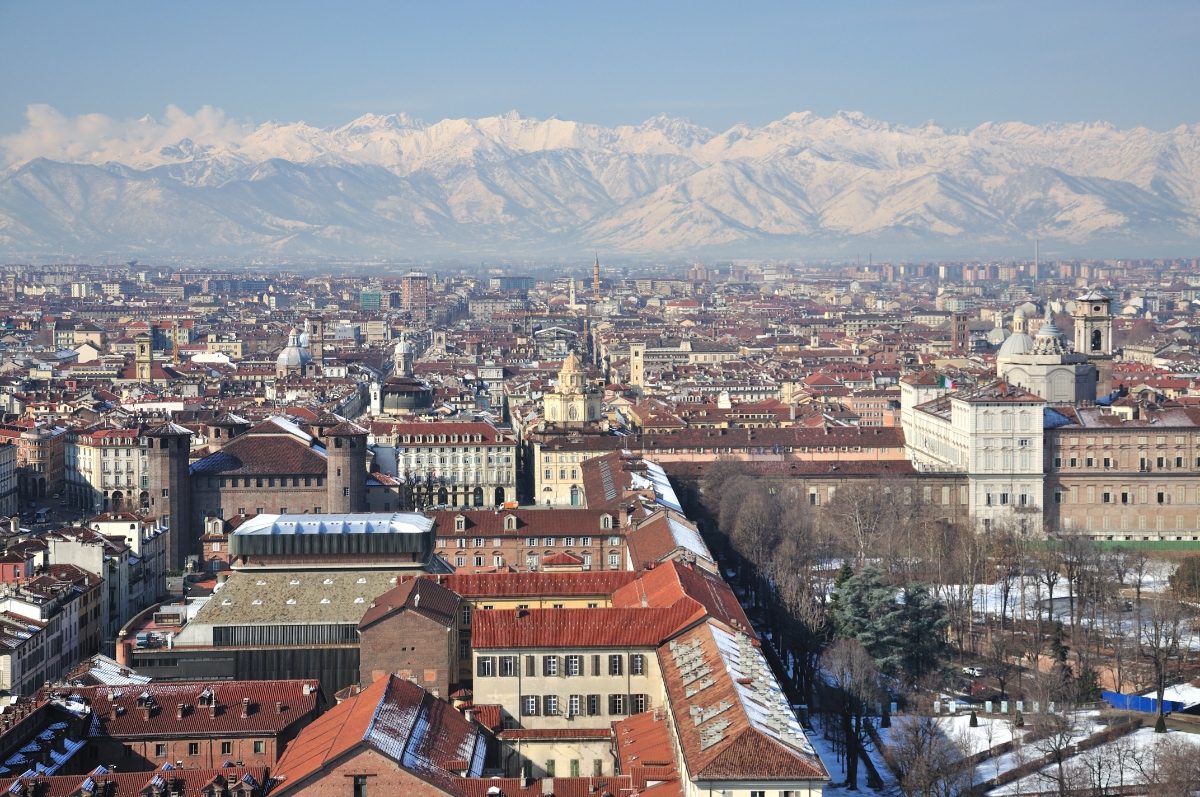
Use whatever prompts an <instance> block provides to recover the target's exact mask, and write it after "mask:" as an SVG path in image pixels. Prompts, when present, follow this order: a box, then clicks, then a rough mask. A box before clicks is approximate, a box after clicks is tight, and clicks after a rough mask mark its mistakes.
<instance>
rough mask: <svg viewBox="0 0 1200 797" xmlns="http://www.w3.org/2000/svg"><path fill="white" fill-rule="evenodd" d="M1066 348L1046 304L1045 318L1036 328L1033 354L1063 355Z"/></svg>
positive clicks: (1048, 305)
mask: <svg viewBox="0 0 1200 797" xmlns="http://www.w3.org/2000/svg"><path fill="white" fill-rule="evenodd" d="M1066 350H1067V347H1066V344H1065V343H1064V342H1063V334H1062V331H1061V330H1060V329H1059V328H1058V325H1057V324H1055V323H1054V319H1053V318H1052V317H1051V315H1050V304H1049V303H1048V302H1047V304H1046V317H1045V320H1044V321H1042V325H1041V326H1040V327H1038V331H1037V338H1036V339H1035V340H1034V342H1033V353H1034V354H1043V355H1044V354H1064V353H1066Z"/></svg>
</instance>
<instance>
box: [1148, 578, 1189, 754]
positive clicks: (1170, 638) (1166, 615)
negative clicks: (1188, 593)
mask: <svg viewBox="0 0 1200 797" xmlns="http://www.w3.org/2000/svg"><path fill="white" fill-rule="evenodd" d="M1186 631H1187V614H1186V612H1185V610H1184V607H1183V606H1182V604H1180V603H1178V602H1176V601H1174V600H1170V599H1167V598H1166V597H1164V596H1160V597H1158V598H1156V599H1155V600H1153V601H1150V610H1149V612H1147V613H1144V614H1143V615H1142V616H1140V617H1139V618H1138V643H1139V646H1140V648H1141V654H1142V657H1143V658H1145V659H1146V660H1147V661H1149V662H1150V664H1151V666H1152V667H1153V668H1154V693H1155V697H1156V698H1157V702H1158V718H1157V719H1156V720H1155V723H1154V730H1155V731H1157V732H1159V733H1165V732H1166V730H1167V726H1166V720H1165V718H1164V716H1163V694H1164V693H1165V692H1166V689H1167V670H1168V667H1169V666H1170V663H1171V661H1172V660H1173V659H1174V658H1175V657H1176V656H1178V655H1179V653H1180V650H1181V649H1182V647H1183V642H1184V634H1185V633H1186Z"/></svg>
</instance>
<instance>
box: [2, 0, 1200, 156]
mask: <svg viewBox="0 0 1200 797" xmlns="http://www.w3.org/2000/svg"><path fill="white" fill-rule="evenodd" d="M1197 41H1200V2H1196V0H1190V1H1189V2H1173V1H1171V2H1168V1H1164V2H1141V3H1134V2H1121V3H1115V2H1096V1H1092V2H1061V3H1056V2H1050V1H1049V0H1042V1H1041V2H982V0H961V2H938V1H936V0H907V1H906V0H893V1H892V2H886V3H874V2H861V3H856V2H848V1H847V2H842V1H841V0H827V2H820V3H800V2H791V3H745V2H740V3H733V2H725V3H709V2H699V1H692V2H650V1H649V0H643V2H615V1H613V0H604V1H603V2H590V3H580V2H556V3H534V2H515V1H514V0H494V1H493V2H486V3H461V4H454V3H444V2H438V3H433V2H430V3H422V4H415V3H414V4H407V3H399V2H331V1H330V2H302V1H301V0H289V2H254V1H251V0H238V1H237V2H218V1H216V0H205V2H162V1H159V2H134V1H133V0H128V1H126V0H122V1H121V2H116V3H104V2H96V0H91V1H90V2H77V3H76V2H72V3H63V2H52V1H51V0H31V1H30V2H20V3H18V2H15V0H0V135H2V134H5V133H10V132H13V131H15V130H17V129H19V128H21V127H22V126H23V125H24V110H25V107H26V106H27V105H29V104H32V103H45V104H48V105H51V106H53V107H54V108H56V109H58V110H59V111H61V112H63V113H65V114H68V115H75V114H80V113H91V112H98V113H103V114H108V115H110V116H114V117H117V118H130V117H137V116H141V115H143V114H151V115H154V116H159V115H161V114H162V112H163V109H164V108H165V107H166V106H167V105H168V104H175V105H178V106H180V107H182V108H183V109H184V110H186V111H189V112H193V111H195V110H196V109H197V108H199V107H200V106H202V105H213V106H216V107H219V108H222V109H224V110H225V111H226V112H227V113H228V114H229V115H231V116H232V117H234V118H236V119H241V120H253V121H260V122H261V121H266V120H272V119H273V120H279V121H295V120H304V121H307V122H310V123H312V124H318V125H335V124H341V123H344V122H346V121H349V120H350V119H352V118H354V117H355V116H358V115H360V114H362V113H365V112H368V111H371V112H378V113H389V112H397V111H406V112H408V113H410V114H412V115H414V116H417V117H420V118H423V119H425V120H426V121H436V120H437V119H441V118H444V117H454V116H484V115H489V114H495V113H500V112H504V111H507V110H510V109H516V110H518V111H520V112H521V113H522V114H524V115H528V116H536V117H547V116H552V115H557V116H559V117H562V118H568V119H578V120H582V121H591V122H599V123H603V124H618V123H630V122H639V121H642V120H644V119H646V118H647V117H649V116H652V115H654V114H656V113H659V112H665V113H667V114H670V115H673V116H683V117H688V118H690V119H691V120H692V121H694V122H696V123H698V124H702V125H705V126H708V127H711V128H714V129H718V130H719V129H723V128H726V127H728V126H729V125H731V124H734V123H737V122H748V123H751V124H762V123H764V122H767V121H770V120H773V119H777V118H779V117H782V116H784V115H786V114H787V113H789V112H791V111H802V110H811V111H814V112H816V113H819V114H822V115H827V114H830V113H833V112H834V111H837V110H857V111H862V112H864V113H866V114H867V115H869V116H873V117H876V118H879V119H883V120H886V121H892V122H900V123H907V124H919V123H921V122H924V121H926V120H929V119H934V120H936V121H938V122H939V123H941V124H943V125H946V126H950V127H970V126H974V125H976V124H978V123H980V122H983V121H988V120H996V121H1007V120H1021V121H1028V122H1034V123H1040V122H1049V121H1081V120H1082V121H1093V120H1106V121H1111V122H1113V123H1115V124H1117V125H1119V126H1122V127H1125V126H1132V125H1138V124H1142V125H1146V126H1149V127H1153V128H1157V129H1165V128H1169V127H1173V126H1175V125H1177V124H1180V123H1196V122H1200V67H1198V64H1200V58H1198V57H1197V55H1196V47H1197Z"/></svg>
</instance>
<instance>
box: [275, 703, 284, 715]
mask: <svg viewBox="0 0 1200 797" xmlns="http://www.w3.org/2000/svg"><path fill="white" fill-rule="evenodd" d="M275 713H276V714H282V713H283V702H282V701H279V700H276V701H275Z"/></svg>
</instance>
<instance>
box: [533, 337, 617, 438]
mask: <svg viewBox="0 0 1200 797" xmlns="http://www.w3.org/2000/svg"><path fill="white" fill-rule="evenodd" d="M602 398H603V395H602V393H601V392H600V389H599V388H597V387H596V386H594V385H590V384H588V379H587V373H586V372H585V371H584V370H583V365H582V363H581V362H580V360H579V355H577V354H576V353H575V352H571V353H570V354H568V355H567V358H566V359H565V360H563V364H562V368H561V369H559V372H558V380H557V381H556V382H555V384H554V392H553V393H547V394H546V396H545V397H544V398H543V399H542V403H543V405H544V413H543V414H544V416H545V419H546V423H547V424H549V425H550V426H551V427H552V428H555V429H585V428H589V427H590V428H595V427H597V426H598V425H599V423H600V404H601V400H602Z"/></svg>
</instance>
